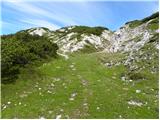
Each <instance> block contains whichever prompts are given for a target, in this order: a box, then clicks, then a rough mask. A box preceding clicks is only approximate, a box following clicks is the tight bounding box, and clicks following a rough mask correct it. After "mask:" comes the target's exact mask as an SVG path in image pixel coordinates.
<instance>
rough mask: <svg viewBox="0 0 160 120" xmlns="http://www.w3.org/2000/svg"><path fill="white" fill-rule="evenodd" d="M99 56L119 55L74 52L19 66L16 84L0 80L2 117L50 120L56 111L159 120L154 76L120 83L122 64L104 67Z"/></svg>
mask: <svg viewBox="0 0 160 120" xmlns="http://www.w3.org/2000/svg"><path fill="white" fill-rule="evenodd" d="M113 56H114V57H113ZM104 58H105V60H108V61H110V60H112V61H116V60H117V58H123V57H122V56H121V55H116V54H115V55H114V54H113V55H111V54H110V55H105V54H96V53H94V54H74V55H72V56H70V58H69V59H68V60H65V59H63V58H59V59H57V60H53V61H52V60H50V61H49V62H47V63H43V65H40V66H33V65H32V66H28V67H27V68H25V69H23V70H21V74H20V75H19V79H17V81H16V83H14V84H6V85H4V84H2V118H41V117H42V118H50V119H53V118H56V116H57V115H61V117H62V118H145V119H147V118H157V119H158V97H157V96H156V95H157V92H158V75H157V74H156V73H155V74H151V73H150V77H147V78H146V80H142V81H138V82H137V81H132V82H125V81H122V80H121V75H122V74H123V73H125V72H126V71H127V68H126V67H125V66H124V65H118V66H112V67H110V68H109V67H105V66H104V64H102V60H104ZM107 58H108V59H107ZM119 60H120V59H119ZM144 72H145V71H144ZM136 90H141V92H140V93H136ZM71 98H72V99H71ZM130 100H137V101H141V102H142V103H143V105H142V106H134V105H129V104H128V101H130ZM4 106H6V108H5V107H4Z"/></svg>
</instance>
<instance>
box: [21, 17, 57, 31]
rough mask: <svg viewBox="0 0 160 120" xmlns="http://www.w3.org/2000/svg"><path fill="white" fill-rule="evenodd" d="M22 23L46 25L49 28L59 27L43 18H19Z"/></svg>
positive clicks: (38, 25)
mask: <svg viewBox="0 0 160 120" xmlns="http://www.w3.org/2000/svg"><path fill="white" fill-rule="evenodd" d="M20 21H21V22H23V23H27V24H31V25H34V26H37V27H47V28H49V29H50V30H55V29H58V28H60V26H57V25H55V24H52V23H50V22H48V21H45V20H37V19H24V20H20Z"/></svg>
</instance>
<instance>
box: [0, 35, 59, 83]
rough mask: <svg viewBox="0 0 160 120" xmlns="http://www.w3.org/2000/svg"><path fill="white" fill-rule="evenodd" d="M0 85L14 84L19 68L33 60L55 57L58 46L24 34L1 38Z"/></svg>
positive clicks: (44, 38) (35, 36)
mask: <svg viewBox="0 0 160 120" xmlns="http://www.w3.org/2000/svg"><path fill="white" fill-rule="evenodd" d="M1 43H2V45H1V52H2V63H1V64H2V67H1V70H2V83H10V82H14V80H15V79H16V78H17V75H18V73H19V70H20V68H22V67H25V65H26V64H30V63H32V62H34V61H35V60H40V59H42V58H43V59H45V58H47V57H48V56H52V57H56V56H57V54H56V50H57V49H58V46H57V45H56V44H52V43H51V42H50V41H49V40H48V39H47V38H46V37H40V36H38V35H34V36H32V35H29V34H27V33H25V32H21V33H17V34H16V35H8V36H2V40H1Z"/></svg>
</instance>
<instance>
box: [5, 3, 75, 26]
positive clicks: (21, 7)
mask: <svg viewBox="0 0 160 120" xmlns="http://www.w3.org/2000/svg"><path fill="white" fill-rule="evenodd" d="M5 3H6V4H7V5H8V6H10V7H11V8H13V9H15V10H18V11H20V12H24V13H29V14H30V15H32V16H40V15H41V16H43V17H48V18H50V19H52V20H55V21H58V22H61V23H63V24H76V22H75V21H73V20H72V19H70V18H69V17H67V16H65V15H61V14H59V15H57V14H56V15H54V13H53V12H50V11H47V10H45V9H44V8H40V7H37V6H35V5H34V4H31V3H29V2H24V1H22V0H17V2H15V0H12V2H5Z"/></svg>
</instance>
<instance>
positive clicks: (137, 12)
mask: <svg viewBox="0 0 160 120" xmlns="http://www.w3.org/2000/svg"><path fill="white" fill-rule="evenodd" d="M75 1H76V0H74V2H73V1H68V2H67V0H59V1H58V0H57V1H56V0H3V1H1V20H0V23H1V28H2V29H1V34H9V33H15V32H17V31H19V30H23V29H27V28H31V27H48V28H50V29H52V30H54V29H58V28H61V27H64V26H70V25H86V26H104V27H107V28H109V29H111V30H116V29H118V28H119V27H121V26H122V25H123V24H124V23H126V22H127V21H131V20H135V19H142V18H144V17H147V16H149V15H151V14H152V13H154V12H156V11H158V0H146V1H145V0H142V1H135V0H134V1H133V0H130V1H129V0H125V1H118V0H112V1H109V0H99V1H98V0H97V1H96V0H78V1H77V2H75Z"/></svg>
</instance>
